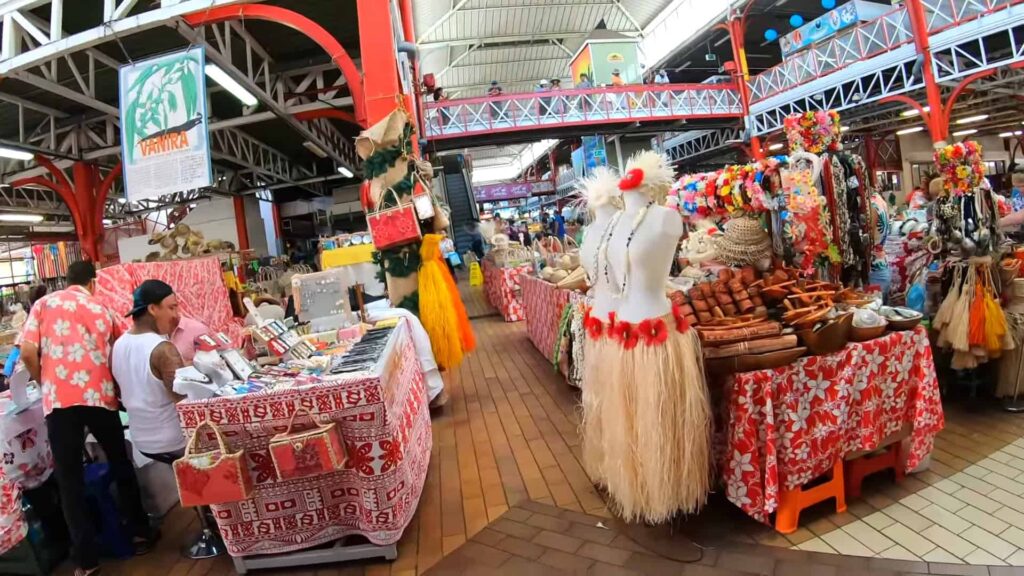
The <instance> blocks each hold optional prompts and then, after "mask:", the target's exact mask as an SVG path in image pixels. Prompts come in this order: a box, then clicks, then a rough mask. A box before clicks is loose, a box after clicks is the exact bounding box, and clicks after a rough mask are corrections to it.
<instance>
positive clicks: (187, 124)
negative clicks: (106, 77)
mask: <svg viewBox="0 0 1024 576" xmlns="http://www.w3.org/2000/svg"><path fill="white" fill-rule="evenodd" d="M205 66H206V52H205V51H204V50H203V48H202V47H196V48H192V49H190V50H185V51H182V52H175V53H173V54H165V55H163V56H157V57H156V58H151V59H149V60H144V61H141V62H135V63H132V64H126V65H124V66H122V67H121V68H120V70H119V72H118V74H119V86H118V97H119V98H120V100H119V102H120V109H121V162H122V166H123V169H124V171H123V173H124V188H125V196H127V198H128V200H129V201H130V202H137V201H139V200H145V199H146V198H153V197H155V196H161V195H164V194H172V193H174V192H184V191H186V190H194V189H196V188H205V187H207V186H211V185H213V165H212V162H211V160H210V138H209V129H208V125H207V121H208V119H209V117H208V116H207V113H206V75H205Z"/></svg>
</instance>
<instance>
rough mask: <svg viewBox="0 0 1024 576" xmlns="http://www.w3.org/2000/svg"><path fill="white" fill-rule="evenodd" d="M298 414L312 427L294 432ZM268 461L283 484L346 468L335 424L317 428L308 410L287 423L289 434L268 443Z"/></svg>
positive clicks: (282, 434) (301, 411)
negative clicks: (272, 462) (306, 417)
mask: <svg viewBox="0 0 1024 576" xmlns="http://www.w3.org/2000/svg"><path fill="white" fill-rule="evenodd" d="M299 414H305V415H306V416H309V418H310V420H311V421H312V422H313V424H314V425H315V427H314V428H312V429H310V430H305V431H302V432H295V431H294V428H295V417H296V416H298V415H299ZM270 458H271V459H272V460H273V461H274V468H275V469H276V470H277V475H278V477H279V478H281V479H282V480H290V479H293V478H305V477H307V476H316V475H317V474H323V473H325V472H331V471H334V470H341V469H342V467H343V466H345V444H344V443H343V442H342V440H341V431H340V430H338V426H337V424H335V423H334V422H331V423H330V424H320V423H318V422H317V421H316V419H315V418H313V415H312V414H310V412H309V410H306V409H305V408H299V409H298V410H296V411H295V413H294V414H292V417H291V420H289V421H288V430H286V431H284V432H282V433H280V434H276V435H275V436H274V437H273V438H271V439H270Z"/></svg>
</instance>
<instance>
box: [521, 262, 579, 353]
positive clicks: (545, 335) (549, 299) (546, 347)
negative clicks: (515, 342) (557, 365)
mask: <svg viewBox="0 0 1024 576" xmlns="http://www.w3.org/2000/svg"><path fill="white" fill-rule="evenodd" d="M520 281H521V282H522V286H523V310H524V311H525V313H526V333H527V334H528V335H529V336H530V341H531V342H533V345H534V346H535V347H536V348H537V350H539V351H540V353H541V354H543V355H544V357H545V358H547V359H548V360H550V361H557V358H556V357H555V353H556V350H555V344H556V340H557V339H558V335H559V328H560V325H561V323H562V320H563V318H562V313H563V311H564V310H565V306H566V305H567V304H568V303H569V295H570V294H572V290H565V289H562V288H559V287H557V286H555V285H554V284H552V283H551V282H546V281H544V280H541V279H540V278H537V277H536V276H533V275H523V276H522V277H521V280H520Z"/></svg>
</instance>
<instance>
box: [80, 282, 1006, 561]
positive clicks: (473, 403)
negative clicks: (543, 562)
mask: <svg viewBox="0 0 1024 576" xmlns="http://www.w3.org/2000/svg"><path fill="white" fill-rule="evenodd" d="M466 290H477V291H480V292H481V293H482V291H481V290H480V289H479V288H474V289H468V288H467V289H466ZM469 296H470V297H472V294H469ZM481 298H482V295H481ZM467 302H468V300H467ZM473 326H474V328H475V329H476V331H477V336H478V342H479V349H478V351H477V352H475V353H474V354H472V355H470V356H469V358H468V360H467V361H466V362H465V363H464V364H463V365H462V366H461V367H460V368H459V369H458V370H457V371H455V372H454V373H451V374H448V375H446V381H447V383H448V386H449V391H450V393H451V398H452V400H451V402H450V404H449V405H448V406H447V407H446V408H444V409H443V410H442V411H441V412H440V413H438V414H435V416H434V419H433V424H434V447H433V453H432V457H431V467H430V471H429V473H428V476H427V483H426V487H425V489H424V494H423V497H422V499H421V501H420V506H419V510H418V512H417V514H416V516H415V518H414V519H413V521H412V523H411V524H410V526H409V528H408V529H407V531H406V534H405V536H404V537H403V538H402V540H401V542H400V543H399V558H398V560H397V561H395V562H394V563H392V564H386V563H378V564H360V565H344V566H324V567H319V568H314V569H305V570H302V569H294V570H287V571H261V572H254V574H257V575H259V576H264V575H267V576H269V575H273V574H288V575H303V576H313V575H316V576H325V575H329V576H356V575H366V576H415V575H417V574H423V573H424V572H426V571H427V570H428V569H429V568H431V567H434V566H438V568H439V571H435V572H436V573H438V574H439V576H440V575H441V574H452V573H459V572H457V571H454V568H453V567H452V564H451V563H455V564H456V565H458V563H459V562H460V561H464V560H465V559H466V557H467V555H468V556H472V555H473V554H474V553H481V552H482V553H485V556H486V555H487V554H491V557H490V560H488V561H495V559H496V558H504V559H506V560H508V561H511V562H513V563H514V564H510V565H509V568H511V567H512V566H513V565H517V566H519V567H521V568H524V569H528V568H529V566H533V569H532V570H529V569H528V570H527V571H526V572H508V573H510V574H524V573H525V574H529V575H530V576H537V575H538V574H541V573H543V570H540V569H538V568H537V566H539V565H536V564H535V563H534V564H533V565H528V564H523V563H522V561H523V555H524V554H526V555H531V554H536V553H537V552H540V553H541V554H538V555H537V557H538V558H539V557H540V555H542V554H544V553H545V552H546V550H545V549H544V548H543V547H542V545H540V544H537V543H535V542H528V541H526V540H523V539H519V540H517V539H515V538H509V537H508V535H506V536H505V537H503V538H502V539H501V540H503V543H502V542H498V539H497V538H495V535H494V533H495V532H501V529H502V528H505V529H507V530H519V528H517V525H516V523H519V524H524V525H526V526H527V527H529V529H527V530H520V532H521V533H522V535H523V536H525V535H527V534H529V535H530V536H531V539H532V538H533V537H537V535H539V534H540V533H541V532H544V531H545V530H546V531H547V532H544V533H545V537H547V538H549V540H547V541H548V542H554V543H556V544H555V545H559V546H562V547H563V548H572V549H573V550H575V552H573V551H572V550H570V551H568V552H566V551H565V550H560V551H561V552H564V553H565V554H566V556H562V555H559V554H550V555H549V556H548V559H549V560H551V562H556V561H565V562H570V561H571V560H569V559H567V556H572V557H574V558H583V560H577V561H573V562H577V563H578V562H586V561H588V560H587V559H586V552H587V551H591V549H592V546H586V548H584V546H585V545H586V543H587V542H588V540H587V539H586V538H585V537H577V536H582V534H583V533H585V532H587V531H586V530H585V528H586V526H584V527H583V528H579V527H574V529H575V530H576V531H578V532H579V534H575V535H574V534H570V533H568V532H567V531H563V530H562V529H563V528H565V526H564V524H563V523H562V522H559V521H556V520H558V518H560V516H559V514H561V513H560V512H558V511H557V510H556V508H557V509H560V510H568V511H575V512H577V513H580V512H583V513H589V514H592V515H594V516H596V517H599V518H607V516H608V514H607V511H606V510H605V508H604V504H603V501H602V500H601V498H600V497H599V495H598V494H597V493H596V492H595V490H594V489H593V487H592V486H591V484H590V482H589V480H588V479H587V477H586V475H585V474H584V472H583V468H582V466H581V465H580V462H579V440H578V436H577V431H576V426H577V419H576V412H575V410H576V403H577V395H576V393H575V392H574V391H573V390H572V389H571V388H570V387H568V386H566V385H565V383H564V382H563V381H562V379H561V377H560V376H558V375H557V374H556V373H555V372H554V371H553V369H552V367H551V365H550V364H549V363H548V362H547V361H545V360H544V358H543V357H542V356H541V355H540V353H538V352H537V351H536V350H535V349H534V348H533V346H532V345H531V344H530V341H529V340H528V338H527V335H526V325H525V323H524V322H518V323H506V322H503V321H502V319H501V318H500V317H498V316H489V317H486V318H480V319H477V320H474V322H473ZM1022 438H1024V417H1019V416H1014V415H1010V414H1006V413H1004V412H1000V411H996V410H983V411H979V412H967V411H964V410H960V409H956V408H953V407H949V408H947V427H946V430H944V431H943V432H942V433H941V434H940V436H939V437H938V439H937V441H936V450H935V452H934V454H933V462H932V468H931V470H930V471H928V472H925V473H923V474H919V475H917V476H915V477H912V478H908V479H907V480H906V481H905V482H904V483H903V484H902V485H900V486H895V485H893V484H892V483H891V482H890V481H889V480H888V479H885V478H878V479H876V480H875V481H869V482H868V484H867V485H866V486H865V497H864V498H863V499H861V500H858V501H853V502H851V503H850V506H849V511H848V512H847V513H845V514H834V513H831V512H830V511H829V510H828V507H827V506H825V507H819V508H816V509H813V510H811V511H810V512H808V513H807V514H806V516H805V517H804V518H803V521H802V522H801V525H802V528H801V529H800V530H798V531H797V532H796V533H794V534H791V535H789V536H788V537H783V536H781V535H778V534H777V533H775V532H774V531H773V530H771V529H770V528H768V527H766V526H762V525H760V524H758V523H756V522H754V521H752V520H750V519H749V518H747V517H745V516H744V515H743V514H742V513H740V512H739V511H738V510H737V509H736V508H735V507H733V506H731V505H729V504H727V503H725V502H724V501H722V500H721V499H713V502H712V504H711V505H710V506H709V508H708V510H707V511H706V512H705V513H702V514H701V515H700V516H699V517H698V518H696V519H693V520H691V522H690V523H688V524H687V525H686V526H685V527H684V529H683V532H684V533H685V534H687V535H688V536H689V537H690V538H692V539H694V540H695V541H698V542H700V543H701V544H704V545H711V546H717V547H718V552H716V553H714V554H713V555H712V554H710V553H709V554H708V555H707V556H706V558H710V557H712V556H714V557H715V558H718V557H722V558H727V559H730V560H728V561H725V563H723V561H721V560H718V566H719V567H720V568H723V569H725V568H728V569H730V570H733V571H731V572H718V571H709V572H708V573H709V574H717V573H722V574H726V573H731V574H736V573H739V572H736V571H737V570H739V571H743V570H744V568H747V567H755V564H751V562H754V561H755V560H756V561H757V562H761V563H762V564H761V565H762V566H774V565H778V566H782V565H783V564H782V563H783V562H792V561H795V562H798V566H800V567H801V569H805V570H806V569H809V567H810V566H812V565H815V564H830V565H835V564H837V563H840V564H842V565H843V566H847V567H850V568H861V569H863V568H864V567H865V566H867V565H868V564H867V563H868V562H869V560H868V559H867V558H844V557H839V556H835V555H832V556H821V555H815V554H812V553H811V552H808V551H831V550H840V551H841V552H844V553H847V554H854V555H855V554H863V555H868V556H878V555H879V554H880V553H883V552H888V553H889V554H888V555H890V556H894V557H898V556H897V554H904V553H903V552H901V551H900V550H896V549H894V546H896V544H899V548H903V549H905V550H907V551H910V547H915V546H916V548H914V549H915V550H918V553H919V554H920V555H916V554H915V555H914V556H915V557H917V558H926V559H927V560H932V561H933V562H944V561H945V562H954V561H958V560H957V559H958V558H963V560H961V561H968V562H970V561H972V560H979V561H981V560H984V562H980V563H992V564H995V563H996V562H995V561H992V560H991V559H990V558H988V556H986V554H991V553H990V552H987V550H986V547H989V548H993V549H995V550H997V551H999V552H1001V553H1002V552H1004V551H1005V550H1004V549H1003V548H994V547H996V546H1001V544H999V542H998V541H997V540H995V539H993V538H998V540H1002V541H1004V542H1007V543H1011V544H1013V543H1014V542H1015V541H1016V540H1017V539H1018V537H1019V536H1022V535H1024V440H1022ZM1013 471H1019V472H1018V473H1017V474H1016V475H1015V476H1013V477H1011V476H1010V475H1011V474H1012V473H1013ZM969 490H981V491H983V492H984V491H986V490H989V492H988V495H987V496H983V495H977V494H974V493H972V492H970V491H969ZM1014 490H1016V492H1015V491H1014ZM531 501H532V502H531ZM955 502H961V503H963V504H964V505H963V506H962V507H959V508H958V509H957V510H953V511H951V510H949V509H948V508H947V507H957V506H958V505H957V504H956V503H955ZM990 503H995V504H998V507H997V508H995V509H993V510H991V511H988V508H989V507H990V506H991V505H992V504H990ZM537 504H542V505H547V506H552V507H555V508H543V509H537V510H533V509H531V506H536V505H537ZM975 508H976V509H978V510H980V511H982V512H984V514H983V515H982V514H978V513H976V512H974V511H973V510H972V509H975ZM510 510H511V511H512V512H511V513H510V516H507V517H502V516H503V515H504V514H506V513H509V511H510ZM524 510H525V511H526V512H531V510H532V512H533V515H532V516H530V517H527V515H526V514H525V513H524ZM553 510H554V511H553ZM880 511H881V513H880ZM944 511H945V512H944ZM946 512H949V514H947V513H946ZM951 516H955V517H956V518H960V521H961V522H963V524H961V523H959V522H957V521H956V520H955V519H954V520H950V517H951ZM513 518H519V520H513ZM194 519H195V517H194V515H193V514H192V513H191V512H189V511H183V510H181V509H175V510H174V511H173V512H172V513H171V514H170V516H169V517H168V519H167V521H166V523H165V525H164V538H163V540H162V541H161V543H160V547H159V548H158V550H157V551H155V552H154V553H153V554H151V555H149V556H145V557H141V558H138V559H135V560H133V561H131V562H122V563H111V564H106V565H105V566H104V574H107V575H111V574H114V575H136V574H138V575H142V574H161V575H162V574H169V575H171V576H202V575H222V574H233V573H234V571H233V570H232V568H231V563H230V561H229V560H228V559H227V558H218V559H215V560H207V561H199V562H193V561H189V560H184V559H182V558H181V557H180V556H179V553H178V549H179V547H180V544H181V542H182V541H183V540H184V539H185V537H186V535H188V534H191V533H192V532H194V530H195V529H196V525H195V521H194ZM882 524H884V526H882ZM965 524H966V525H965ZM876 525H878V526H879V527H878V528H877V529H876V528H874V526H876ZM1004 525H1005V526H1004ZM901 526H902V527H903V528H901ZM485 527H486V528H487V530H484V528H485ZM940 528H942V529H949V530H955V529H959V532H957V534H953V535H952V536H954V537H955V538H957V539H956V540H955V539H953V538H950V537H948V536H946V534H945V533H944V532H942V531H941V530H940ZM986 528H988V529H987V530H986ZM997 528H999V529H1001V532H1000V533H999V534H998V535H997V534H996V532H995V530H996V529H997ZM980 530H984V532H986V533H988V534H990V535H991V538H990V537H989V536H986V535H985V534H984V533H982V532H981V531H980ZM906 531H909V532H910V535H909V536H907V535H906ZM552 532H554V533H557V534H559V535H561V536H562V538H559V539H555V540H551V539H550V537H551V533H552ZM929 535H932V537H933V538H934V539H935V540H939V542H934V541H932V540H928V539H927V538H928V536H929ZM879 536H881V538H884V540H883V539H880V538H879ZM915 536H917V539H915ZM601 537H602V538H605V537H606V536H601ZM615 538H616V542H618V544H617V545H616V544H613V545H612V546H611V548H610V550H611V549H615V548H618V549H619V550H620V554H619V556H618V558H619V560H621V561H622V562H626V561H627V560H626V558H627V556H624V555H623V553H622V552H623V551H625V552H628V551H629V550H630V549H632V548H635V546H632V547H631V545H630V544H629V543H628V542H624V541H623V540H622V539H621V538H620V537H619V536H618V535H616V536H615ZM488 539H490V540H489V541H490V542H491V543H490V544H488V543H487V542H488ZM922 539H923V540H924V541H925V542H927V544H924V545H922V544H921V542H920V540H922ZM469 541H473V544H471V545H470V546H469V547H463V545H464V544H465V543H466V542H469ZM888 541H893V543H892V544H888ZM961 541H963V542H967V544H966V545H964V544H962V543H961ZM538 542H539V540H538ZM974 542H977V543H974ZM755 543H757V544H764V545H766V546H762V547H759V548H756V549H755V548H753V547H751V546H750V545H751V544H755ZM822 544H824V546H822ZM1021 544H1024V542H1021V543H1019V544H1013V545H1014V546H1015V548H1014V550H1017V548H1018V547H1020V545H1021ZM549 545H551V544H549ZM489 546H495V547H496V548H493V549H491V548H488V547H489ZM796 546H800V548H801V550H790V549H789V548H793V547H796ZM924 546H928V550H924V549H923V547H924ZM967 546H969V547H970V548H969V549H968V548H967ZM481 547H484V548H481ZM513 547H518V548H517V549H516V550H515V551H513V554H517V555H515V556H511V557H509V556H508V554H505V555H504V556H503V555H502V554H504V552H507V551H509V550H510V549H511V548H513ZM737 547H740V548H737ZM876 548H877V551H876ZM950 548H953V550H950ZM490 550H502V553H499V554H495V553H494V552H491V551H490ZM456 551H458V553H457V554H456V555H455V556H454V559H453V560H450V561H446V562H445V563H443V564H439V563H440V562H441V560H442V558H443V557H444V556H448V555H452V554H455V553H456ZM634 551H636V550H634ZM570 552H571V554H570ZM755 552H756V553H755ZM943 552H948V553H949V554H953V553H954V552H960V553H961V554H963V556H959V555H955V554H954V555H953V556H952V557H950V556H946V555H945V554H943ZM982 552H984V554H983V553H982ZM757 554H760V556H758V555H757ZM1014 554H1017V552H1009V553H1008V554H1007V555H1006V558H1005V560H1010V559H1011V558H1012V559H1013V560H1016V559H1017V557H1016V556H1013V555H1014ZM904 556H905V555H904ZM905 557H906V558H908V559H909V556H905ZM515 558H519V560H515ZM460 559H462V560H460ZM744 559H747V560H746V561H744ZM589 561H591V562H593V561H594V560H593V559H592V558H591V559H590V560H589ZM644 561H648V560H647V558H646V557H642V556H641V557H639V558H637V559H633V560H632V562H634V563H636V564H634V565H632V566H631V567H632V568H633V569H634V570H637V569H639V568H642V567H643V564H642V562H644ZM997 561H999V562H1002V561H1004V559H1001V558H997ZM870 562H872V564H871V567H872V568H875V569H877V570H886V569H888V570H892V572H890V573H893V574H894V573H896V572H903V571H906V572H922V573H927V572H928V571H929V565H928V564H925V563H923V562H917V563H914V564H910V563H906V564H898V563H897V564H886V563H885V562H887V561H885V560H882V559H881V558H874V559H872V560H870ZM613 564H614V563H613ZM657 566H662V567H664V566H663V565H660V564H658V563H657V562H655V563H652V564H650V565H649V568H650V569H648V570H638V571H636V572H632V573H647V574H656V573H661V572H658V571H657V570H656V567H657ZM897 566H898V568H897ZM476 567H477V568H479V566H476ZM883 567H884V568H883ZM931 567H933V568H934V569H935V570H943V569H948V570H951V569H953V568H954V567H952V566H947V565H938V564H932V565H931ZM442 568H444V570H440V569H442ZM449 568H451V570H449ZM972 568H973V569H977V567H970V566H963V567H961V570H966V569H972ZM603 569H608V570H610V568H607V567H605V568H603ZM748 569H749V568H748ZM60 573H61V574H68V573H69V572H68V571H67V569H66V568H65V570H64V571H62V572H60ZM469 573H473V572H472V571H471V572H469ZM476 573H478V574H482V573H490V571H487V572H480V571H479V570H478V571H477V572H476ZM606 573H608V574H611V573H621V574H629V573H630V572H613V571H609V572H606ZM778 573H782V572H778ZM804 573H810V572H806V571H805V572H804ZM881 573H883V574H885V573H886V572H881ZM947 573H957V572H947ZM1008 573H1009V572H1008ZM991 574H992V575H993V576H995V575H997V574H1000V572H998V571H992V572H991Z"/></svg>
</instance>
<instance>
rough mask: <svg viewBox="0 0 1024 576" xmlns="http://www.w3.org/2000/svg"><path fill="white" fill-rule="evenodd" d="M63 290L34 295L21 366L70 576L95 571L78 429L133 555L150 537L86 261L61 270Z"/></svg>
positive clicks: (106, 323)
mask: <svg viewBox="0 0 1024 576" xmlns="http://www.w3.org/2000/svg"><path fill="white" fill-rule="evenodd" d="M67 283H68V287H67V288H66V289H64V290H59V291H57V292H54V293H52V294H49V295H47V296H44V297H43V298H41V299H40V300H39V301H38V302H36V304H35V305H34V306H33V307H32V310H31V312H29V317H28V321H27V322H26V323H25V330H24V332H23V333H22V336H21V353H22V361H23V362H24V363H25V367H26V368H27V369H28V371H29V374H30V375H31V376H32V378H33V379H34V380H35V381H36V382H39V384H40V385H41V386H42V391H43V413H44V414H46V429H47V432H48V434H49V437H50V449H51V451H52V453H53V461H54V474H55V476H56V478H57V485H58V487H59V489H60V499H61V507H62V508H63V509H64V519H65V520H66V521H67V524H68V530H69V531H70V533H71V544H72V551H71V559H72V561H73V562H74V564H75V565H76V569H75V574H76V576H88V575H91V574H95V573H96V572H98V571H99V557H98V555H97V549H98V546H97V543H96V527H95V525H94V524H93V519H92V516H91V514H90V513H89V511H88V506H87V504H86V497H85V472H84V468H83V466H82V457H83V456H84V452H85V429H86V428H88V429H89V432H91V433H92V435H93V437H95V438H96V440H97V442H99V444H100V447H102V448H103V453H104V454H106V456H107V461H108V463H109V465H110V471H111V474H112V476H113V477H114V480H115V481H116V483H117V493H118V495H119V496H120V504H121V512H122V514H127V516H128V520H129V529H130V530H131V533H132V535H133V536H134V540H133V544H134V545H135V551H136V553H137V554H144V553H146V552H148V551H149V550H151V549H152V547H153V543H154V541H155V533H154V532H153V531H152V530H151V529H150V527H149V519H148V518H147V516H146V512H145V511H144V510H143V508H142V498H141V497H140V495H139V484H138V481H137V480H136V478H135V469H134V468H133V467H132V462H131V460H129V458H128V451H127V449H126V448H125V442H124V430H123V429H122V427H121V418H120V417H119V416H118V399H117V394H116V389H115V385H114V378H113V376H112V374H111V371H110V362H109V359H110V343H111V342H113V340H114V336H115V329H116V328H115V326H116V325H115V323H114V318H113V316H111V314H110V312H109V311H108V310H107V309H106V308H104V307H103V305H102V304H100V302H99V300H97V299H96V298H95V297H94V296H93V295H92V293H93V290H94V289H95V286H96V267H95V266H93V264H92V262H74V263H72V264H71V265H70V266H68V272H67Z"/></svg>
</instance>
